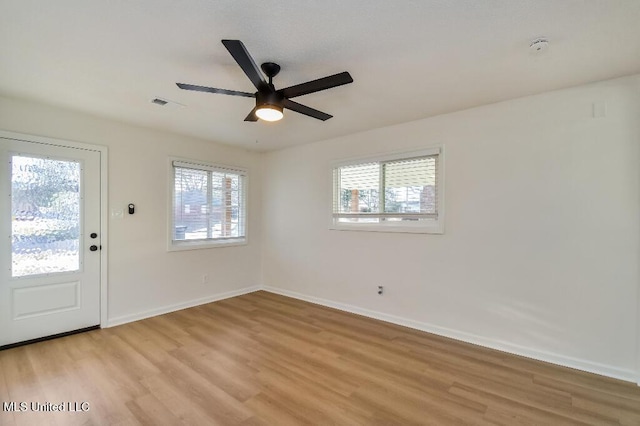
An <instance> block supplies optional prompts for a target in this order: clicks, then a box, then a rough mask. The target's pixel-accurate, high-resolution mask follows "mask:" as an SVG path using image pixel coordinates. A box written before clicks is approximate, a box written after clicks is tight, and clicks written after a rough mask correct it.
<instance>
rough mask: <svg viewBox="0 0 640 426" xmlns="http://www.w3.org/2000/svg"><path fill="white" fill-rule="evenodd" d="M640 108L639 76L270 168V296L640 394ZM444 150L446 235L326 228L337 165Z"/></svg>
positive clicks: (368, 139) (348, 140) (458, 116)
mask: <svg viewBox="0 0 640 426" xmlns="http://www.w3.org/2000/svg"><path fill="white" fill-rule="evenodd" d="M639 95H640V76H634V77H629V78H623V79H618V80H612V81H608V82H602V83H598V84H593V85H588V86H581V87H576V88H572V89H567V90H561V91H555V92H550V93H546V94H541V95H537V96H530V97H526V98H521V99H517V100H512V101H507V102H502V103H498V104H493V105H488V106H483V107H479V108H474V109H470V110H465V111H461V112H457V113H453V114H447V115H442V116H437V117H433V118H429V119H425V120H421V121H416V122H411V123H407V124H402V125H397V126H392V127H386V128H381V129H377V130H372V131H368V132H364V133H359V134H355V135H351V136H346V137H340V138H336V139H332V140H327V141H322V142H319V143H315V144H310V145H305V146H300V147H295V148H290V149H285V150H282V151H276V152H272V153H269V154H267V155H266V156H265V164H264V170H263V171H264V192H263V229H264V233H263V242H264V243H263V283H264V285H265V286H266V288H268V289H270V290H273V291H276V292H281V293H283V294H289V295H294V296H297V297H302V298H306V299H308V300H313V301H316V302H320V303H325V304H328V305H333V306H338V307H341V308H344V309H350V310H352V311H355V312H360V313H364V314H367V315H372V316H377V317H379V318H383V319H387V320H391V321H395V322H399V323H403V324H408V325H411V326H413V327H417V328H422V329H424V330H431V331H435V332H437V333H441V334H445V335H449V336H453V337H457V338H461V339H463V340H467V341H472V342H476V343H480V344H484V345H487V346H492V347H495V348H500V349H503V350H508V351H511V352H515V353H520V354H525V355H528V356H532V357H535V358H539V359H543V360H549V361H553V362H556V363H560V364H565V365H569V366H573V367H577V368H581V369H585V370H589V371H594V372H599V373H602V374H606V375H610V376H614V377H620V378H624V379H627V380H636V376H635V374H636V372H637V367H636V362H637V361H638V358H637V357H638V355H637V352H636V340H637V338H638V334H639V332H638V295H637V292H638V282H639V280H638V278H639V270H638V265H639V263H638V259H639V243H640V241H639V240H640V226H639V225H640V219H639V218H640V198H639V189H640V188H639V173H638V164H639V162H638V159H639V158H638V157H639V153H640V150H639V149H638V148H639V147H638V144H639V141H640V124H639V123H640V97H639ZM594 102H596V103H602V102H604V103H605V104H606V117H600V118H594V116H593V103H594ZM433 145H444V147H445V151H446V158H445V167H446V170H445V205H446V217H445V233H444V235H417V234H392V233H374V232H371V233H369V232H354V231H331V230H329V229H328V225H329V219H328V214H329V209H330V203H331V193H330V190H331V188H330V179H329V167H330V163H331V161H335V160H341V159H346V158H351V157H358V156H367V155H374V154H378V153H384V152H389V151H399V150H400V151H401V150H413V149H420V148H423V147H429V146H433ZM378 285H384V286H385V294H384V295H383V296H378V294H377V292H376V290H377V286H378Z"/></svg>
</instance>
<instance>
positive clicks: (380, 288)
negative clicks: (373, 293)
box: [378, 285, 384, 295]
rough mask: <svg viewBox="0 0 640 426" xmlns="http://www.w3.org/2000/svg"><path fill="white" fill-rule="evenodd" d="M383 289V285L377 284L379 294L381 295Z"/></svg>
mask: <svg viewBox="0 0 640 426" xmlns="http://www.w3.org/2000/svg"><path fill="white" fill-rule="evenodd" d="M383 289H384V287H383V286H381V285H379V286H378V294H379V295H382V290H383Z"/></svg>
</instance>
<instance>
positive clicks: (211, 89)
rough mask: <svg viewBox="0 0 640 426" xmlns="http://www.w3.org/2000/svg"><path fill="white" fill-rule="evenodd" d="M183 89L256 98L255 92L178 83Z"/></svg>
mask: <svg viewBox="0 0 640 426" xmlns="http://www.w3.org/2000/svg"><path fill="white" fill-rule="evenodd" d="M176 85H177V86H178V87H179V88H181V89H183V90H193V91H194V92H207V93H220V94H221V95H232V96H244V97H245V98H255V97H256V95H255V94H254V93H247V92H238V91H237V90H227V89H216V88H214V87H205V86H195V85H193V84H184V83H176Z"/></svg>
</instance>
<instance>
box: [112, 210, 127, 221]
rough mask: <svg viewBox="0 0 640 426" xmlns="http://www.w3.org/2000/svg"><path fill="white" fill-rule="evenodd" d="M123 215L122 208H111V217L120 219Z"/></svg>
mask: <svg viewBox="0 0 640 426" xmlns="http://www.w3.org/2000/svg"><path fill="white" fill-rule="evenodd" d="M123 217H124V210H122V209H111V219H122V218H123Z"/></svg>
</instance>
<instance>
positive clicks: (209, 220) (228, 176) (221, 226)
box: [169, 160, 247, 250]
mask: <svg viewBox="0 0 640 426" xmlns="http://www.w3.org/2000/svg"><path fill="white" fill-rule="evenodd" d="M171 166H172V167H171V168H172V176H173V185H172V199H173V203H172V212H171V223H170V230H169V234H170V245H169V249H170V250H182V249H189V248H202V247H211V246H216V245H233V244H244V243H245V242H246V179H247V173H246V171H245V170H241V169H233V168H227V167H222V166H215V165H210V164H199V163H191V162H187V161H178V160H173V161H172V162H171Z"/></svg>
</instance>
